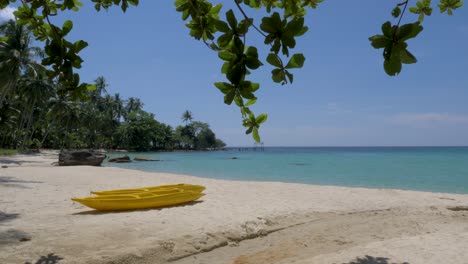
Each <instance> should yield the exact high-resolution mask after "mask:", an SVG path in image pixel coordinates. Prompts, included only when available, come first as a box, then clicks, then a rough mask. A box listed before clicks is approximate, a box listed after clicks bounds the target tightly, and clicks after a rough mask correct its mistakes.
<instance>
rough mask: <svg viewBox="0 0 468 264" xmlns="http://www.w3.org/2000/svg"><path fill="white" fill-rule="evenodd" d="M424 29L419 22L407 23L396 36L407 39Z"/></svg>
mask: <svg viewBox="0 0 468 264" xmlns="http://www.w3.org/2000/svg"><path fill="white" fill-rule="evenodd" d="M422 30H423V27H422V26H421V25H420V23H419V22H415V23H410V24H405V25H403V26H401V27H400V28H399V29H398V31H397V34H396V36H397V38H398V39H399V40H400V41H405V40H408V39H410V38H414V37H416V36H417V35H418V34H419V33H420V32H421V31H422Z"/></svg>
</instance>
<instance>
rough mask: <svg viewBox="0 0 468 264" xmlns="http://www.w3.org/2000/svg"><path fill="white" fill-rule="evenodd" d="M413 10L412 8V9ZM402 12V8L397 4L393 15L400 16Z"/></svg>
mask: <svg viewBox="0 0 468 264" xmlns="http://www.w3.org/2000/svg"><path fill="white" fill-rule="evenodd" d="M410 11H411V10H410ZM400 14H401V9H400V7H399V6H396V7H395V8H394V9H393V10H392V16H393V17H399V16H400Z"/></svg>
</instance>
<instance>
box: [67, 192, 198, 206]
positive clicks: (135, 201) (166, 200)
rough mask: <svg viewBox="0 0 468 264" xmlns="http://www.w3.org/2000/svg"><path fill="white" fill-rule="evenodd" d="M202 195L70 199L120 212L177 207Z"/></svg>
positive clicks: (121, 195)
mask: <svg viewBox="0 0 468 264" xmlns="http://www.w3.org/2000/svg"><path fill="white" fill-rule="evenodd" d="M203 195H204V194H203V193H200V192H192V191H184V190H178V191H177V192H169V193H164V194H155V193H152V192H140V193H133V194H120V195H105V196H93V197H84V198H72V200H73V201H75V202H79V203H81V204H83V205H85V206H88V207H91V208H93V209H96V210H99V211H121V210H135V209H147V208H157V207H165V206H171V205H178V204H183V203H187V202H191V201H194V200H196V199H198V198H200V197H202V196H203Z"/></svg>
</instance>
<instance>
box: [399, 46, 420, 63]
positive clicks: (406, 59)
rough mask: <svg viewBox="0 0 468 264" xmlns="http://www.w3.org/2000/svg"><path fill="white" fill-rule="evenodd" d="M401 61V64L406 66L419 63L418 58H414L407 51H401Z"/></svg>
mask: <svg viewBox="0 0 468 264" xmlns="http://www.w3.org/2000/svg"><path fill="white" fill-rule="evenodd" d="M400 59H401V62H402V63H405V64H412V63H416V62H417V59H416V57H414V55H413V54H411V53H410V52H409V51H408V50H407V49H403V50H401V51H400Z"/></svg>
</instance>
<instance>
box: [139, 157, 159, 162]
mask: <svg viewBox="0 0 468 264" xmlns="http://www.w3.org/2000/svg"><path fill="white" fill-rule="evenodd" d="M133 160H137V161H161V160H160V159H152V158H145V157H135V158H134V159H133Z"/></svg>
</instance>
